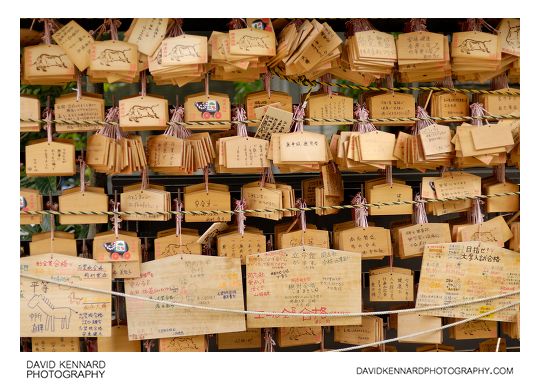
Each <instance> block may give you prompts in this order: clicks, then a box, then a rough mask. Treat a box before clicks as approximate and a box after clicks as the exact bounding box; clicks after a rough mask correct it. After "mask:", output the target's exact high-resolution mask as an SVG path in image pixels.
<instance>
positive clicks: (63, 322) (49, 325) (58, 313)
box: [28, 294, 78, 332]
mask: <svg viewBox="0 0 540 385" xmlns="http://www.w3.org/2000/svg"><path fill="white" fill-rule="evenodd" d="M28 307H29V308H30V309H35V308H36V307H37V308H38V309H39V310H41V312H42V313H43V314H45V330H48V331H52V332H54V330H55V322H56V320H60V328H61V329H69V323H70V320H71V313H76V314H78V312H77V311H75V310H73V309H72V308H70V307H57V306H54V305H53V304H52V303H51V301H50V300H49V299H48V298H45V297H44V296H43V295H42V294H35V295H34V296H33V297H32V298H30V300H29V301H28Z"/></svg>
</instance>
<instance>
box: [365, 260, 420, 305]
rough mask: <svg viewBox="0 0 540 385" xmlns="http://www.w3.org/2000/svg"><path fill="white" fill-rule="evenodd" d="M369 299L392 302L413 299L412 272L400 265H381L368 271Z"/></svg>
mask: <svg viewBox="0 0 540 385" xmlns="http://www.w3.org/2000/svg"><path fill="white" fill-rule="evenodd" d="M369 300H370V301H371V302H393V301H413V300H414V272H413V271H412V270H409V269H403V268H400V267H383V268H381V269H374V270H371V271H370V272H369Z"/></svg>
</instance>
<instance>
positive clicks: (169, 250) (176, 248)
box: [161, 243, 182, 257]
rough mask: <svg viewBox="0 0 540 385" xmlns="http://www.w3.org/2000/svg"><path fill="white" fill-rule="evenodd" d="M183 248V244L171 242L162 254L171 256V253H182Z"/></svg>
mask: <svg viewBox="0 0 540 385" xmlns="http://www.w3.org/2000/svg"><path fill="white" fill-rule="evenodd" d="M181 250H182V246H181V245H178V244H175V243H171V244H170V245H167V247H166V248H165V250H164V251H163V253H162V254H161V256H162V257H170V256H171V255H176V254H178V253H180V252H181Z"/></svg>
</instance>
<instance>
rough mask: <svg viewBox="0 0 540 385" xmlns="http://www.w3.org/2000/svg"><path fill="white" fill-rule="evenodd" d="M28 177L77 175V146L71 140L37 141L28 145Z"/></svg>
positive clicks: (26, 164) (26, 163) (26, 162)
mask: <svg viewBox="0 0 540 385" xmlns="http://www.w3.org/2000/svg"><path fill="white" fill-rule="evenodd" d="M25 166H26V175H27V176H72V175H75V172H76V167H75V145H74V144H73V141H72V140H69V139H55V140H54V141H52V142H47V139H46V138H44V139H36V140H32V141H30V142H28V144H27V145H26V161H25Z"/></svg>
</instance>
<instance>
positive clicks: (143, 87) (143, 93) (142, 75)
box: [140, 70, 146, 96]
mask: <svg viewBox="0 0 540 385" xmlns="http://www.w3.org/2000/svg"><path fill="white" fill-rule="evenodd" d="M140 78H141V92H140V95H141V96H146V70H144V71H141V72H140Z"/></svg>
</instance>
